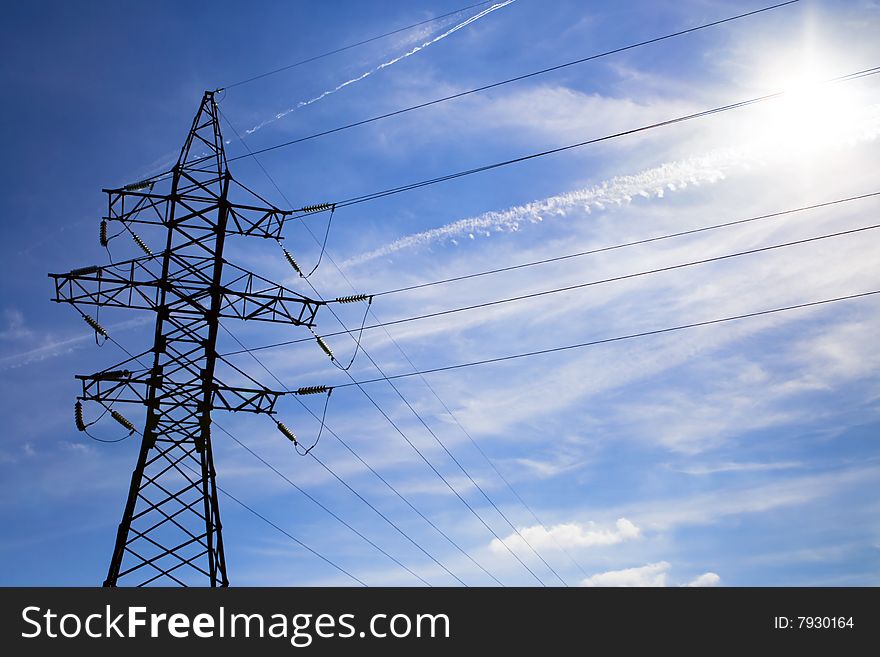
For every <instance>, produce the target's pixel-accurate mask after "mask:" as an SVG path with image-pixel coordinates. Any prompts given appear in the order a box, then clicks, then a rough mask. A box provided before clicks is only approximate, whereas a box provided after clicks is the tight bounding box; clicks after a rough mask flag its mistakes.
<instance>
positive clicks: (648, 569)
mask: <svg viewBox="0 0 880 657" xmlns="http://www.w3.org/2000/svg"><path fill="white" fill-rule="evenodd" d="M668 570H669V562H667V561H659V562H657V563H649V564H647V565H645V566H639V567H637V568H625V569H623V570H608V571H606V572H604V573H598V574H596V575H592V576H590V577H587V578H586V579H584V580H582V581H581V586H653V587H658V586H666V575H667V571H668Z"/></svg>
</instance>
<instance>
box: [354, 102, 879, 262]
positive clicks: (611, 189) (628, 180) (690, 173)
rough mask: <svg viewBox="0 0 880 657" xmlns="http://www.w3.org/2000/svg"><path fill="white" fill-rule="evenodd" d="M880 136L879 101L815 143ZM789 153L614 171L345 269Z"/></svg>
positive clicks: (748, 152)
mask: <svg viewBox="0 0 880 657" xmlns="http://www.w3.org/2000/svg"><path fill="white" fill-rule="evenodd" d="M878 137H880V105H871V106H869V107H867V108H864V109H863V110H862V114H861V115H860V116H859V118H858V119H856V118H855V117H850V121H848V122H847V124H846V125H845V126H844V127H842V128H841V129H840V130H839V131H837V132H836V133H834V134H830V135H827V136H826V137H824V138H816V140H815V142H814V143H813V144H812V146H813V147H815V148H826V147H832V148H833V147H840V146H846V145H853V144H857V143H861V142H868V141H873V140H875V139H877V138H878ZM780 157H785V149H783V148H780V147H779V144H777V143H776V142H772V141H770V142H760V143H758V142H755V143H750V144H743V145H742V146H739V147H736V148H724V149H717V150H713V151H710V152H708V153H705V154H703V155H700V156H696V157H690V158H687V159H683V160H675V161H672V162H666V163H664V164H661V165H659V166H656V167H653V168H651V169H645V170H643V171H640V172H638V173H635V174H632V175H626V176H615V177H613V178H610V179H608V180H605V181H602V182H600V183H597V184H595V185H592V186H590V187H585V188H583V189H577V190H573V191H570V192H565V193H562V194H557V195H555V196H550V197H547V198H544V199H540V200H537V201H532V202H531V203H525V204H523V205H516V206H512V207H509V208H506V209H504V210H493V211H490V212H484V213H483V214H480V215H477V216H475V217H469V218H467V219H459V220H458V221H453V222H451V223H448V224H445V225H443V226H439V227H437V228H431V229H429V230H425V231H421V232H418V233H413V234H411V235H406V236H404V237H401V238H399V239H397V240H395V241H393V242H390V243H388V244H385V245H384V246H380V247H378V248H376V249H373V250H372V251H367V252H365V253H361V254H358V255H355V256H352V257H351V258H348V259H347V260H345V261H344V262H343V263H342V264H341V266H342V267H343V268H347V267H354V266H357V265H361V264H364V263H366V262H370V261H371V260H375V259H377V258H383V257H386V256H389V255H391V254H393V253H396V252H398V251H402V250H404V249H410V248H416V247H420V246H427V245H429V244H433V243H437V242H443V241H448V242H451V243H452V244H457V243H458V242H457V240H458V238H464V239H476V238H477V237H481V236H483V237H488V236H489V235H491V234H492V233H493V232H496V233H497V232H515V231H517V230H519V228H520V226H521V225H523V224H529V223H531V224H537V223H540V222H542V221H543V220H544V218H545V217H553V216H566V215H567V214H569V213H571V212H583V213H587V214H589V213H591V212H593V211H594V210H598V211H601V210H605V209H606V208H610V207H618V206H622V205H628V204H629V203H630V202H632V201H633V200H634V199H637V198H644V199H649V198H663V197H664V196H665V195H666V194H668V193H670V192H675V191H677V190H680V189H684V188H686V187H689V186H694V185H701V184H706V183H715V182H718V181H720V180H724V179H725V178H726V177H727V176H728V175H729V174H730V173H733V172H735V171H739V170H745V169H750V168H755V167H759V166H762V165H765V164H766V163H767V162H768V161H770V160H773V159H777V158H780Z"/></svg>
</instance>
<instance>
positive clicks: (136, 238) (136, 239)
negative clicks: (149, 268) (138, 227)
mask: <svg viewBox="0 0 880 657" xmlns="http://www.w3.org/2000/svg"><path fill="white" fill-rule="evenodd" d="M131 237H132V239H133V240H134V243H135V244H137V245H138V246H139V247H141V250H142V251H143V252H144V253H146V254H147V255H148V256H150V257H151V258H152V257H153V252H152V251H150V247H148V246H147V245H146V243H145V242H144V241H143V240H142V239H141V238H140V237H139V236H138V234H137V233H135V232H133V231H132V232H131Z"/></svg>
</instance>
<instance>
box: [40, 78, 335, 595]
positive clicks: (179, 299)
mask: <svg viewBox="0 0 880 657" xmlns="http://www.w3.org/2000/svg"><path fill="white" fill-rule="evenodd" d="M169 173H170V175H160V176H155V177H154V178H152V179H150V180H147V181H143V182H141V183H134V184H131V185H126V186H125V187H122V188H119V189H107V190H104V191H105V192H106V193H107V195H108V197H109V210H108V214H107V216H106V217H105V218H104V221H103V222H102V227H101V242H102V244H104V245H105V246H106V244H107V240H108V236H107V226H108V222H109V225H110V226H119V227H120V228H121V232H129V233H130V234H131V236H132V238H133V239H134V240H135V242H136V243H137V244H138V246H139V247H140V248H141V249H142V250H144V252H145V254H146V255H144V256H143V257H140V258H136V259H132V260H127V261H124V262H117V263H115V264H110V265H106V266H101V267H97V266H94V267H85V268H82V269H77V270H73V271H71V272H69V273H66V274H50V277H51V278H53V279H54V281H55V297H54V299H53V300H54V301H57V302H65V303H70V304H73V305H74V306H76V307H79V306H84V305H92V306H110V307H120V308H136V309H143V310H149V311H152V312H154V313H155V315H156V320H155V334H154V342H153V347H152V349H151V350H150V351H148V352H144V353H143V354H139V355H137V356H135V357H133V358H130V359H129V360H126V361H123V362H122V363H119V364H117V365H114V366H113V367H111V368H109V369H107V370H104V371H102V372H98V373H95V374H92V375H88V376H78V377H77V378H78V379H80V380H81V381H82V396H81V397H80V398H79V399H80V400H83V401H93V402H98V403H100V404H101V405H103V406H105V408H109V406H110V404H113V403H117V402H134V403H138V404H143V405H144V406H146V419H145V422H144V429H143V432H142V434H143V438H142V442H141V447H140V453H139V456H138V460H137V465H136V466H135V469H134V473H133V474H132V478H131V486H130V489H129V492H128V499H127V501H126V504H125V510H124V512H123V516H122V522H121V523H120V524H119V530H118V533H117V536H116V544H115V547H114V550H113V555H112V558H111V561H110V568H109V571H108V573H107V579H106V580H105V582H104V585H105V586H116V585H117V584H120V585H129V584H132V585H146V584H161V585H182V586H187V585H192V584H201V585H204V584H208V585H210V586H227V585H228V583H229V580H228V578H227V573H226V560H225V557H224V551H223V534H222V525H221V522H220V509H219V506H218V502H217V487H216V484H215V477H216V473H215V470H214V462H213V455H212V449H211V412H212V410H214V409H221V410H227V411H246V412H250V413H265V414H273V413H274V406H275V402H276V400H277V398H278V396H279V395H281V394H284V393H282V392H277V391H273V390H269V389H268V388H265V387H263V386H261V385H260V384H259V383H258V382H256V381H254V380H253V379H250V377H247V378H248V379H249V380H250V381H251V382H253V383H254V384H255V387H254V388H246V387H240V386H228V385H225V384H224V383H222V382H221V381H219V380H218V379H217V376H216V367H217V364H218V359H219V357H218V355H217V351H216V344H217V335H218V330H219V327H220V325H219V321H220V318H226V317H228V318H234V319H245V320H259V321H265V322H281V323H285V324H293V325H300V326H307V327H312V326H314V323H315V315H316V313H317V311H318V308H319V307H320V306H321V305H322V304H323V303H324V302H323V301H315V300H312V299H309V298H306V297H304V296H302V295H300V294H297V293H296V292H293V291H290V290H288V289H286V288H284V287H283V286H281V285H277V284H275V283H273V282H271V281H268V280H266V279H264V278H261V277H259V276H257V275H255V274H253V273H251V272H248V271H245V270H243V269H241V268H239V267H236V266H234V265H231V264H230V263H228V262H226V261H225V260H224V255H223V253H224V245H225V242H226V238H227V237H228V236H230V235H244V236H258V237H264V238H272V239H281V231H282V228H283V226H284V223H285V220H286V219H288V218H289V217H290V216H291V215H293V214H295V213H296V212H301V210H297V211H294V210H279V209H278V208H276V207H273V206H272V205H271V204H269V203H268V202H267V201H265V200H264V199H262V198H261V197H259V196H258V195H256V194H255V193H254V192H252V191H250V190H248V189H247V188H246V187H244V186H243V185H241V184H240V183H237V182H236V181H235V180H234V179H233V178H232V176H231V175H230V173H229V169H228V166H227V161H226V155H225V152H224V143H223V138H222V136H221V131H220V124H219V111H218V108H217V105H216V103H215V101H214V94H213V92H206V93H205V95H204V97H203V98H202V102H201V105H200V107H199V110H198V112H197V114H196V117H195V120H194V121H193V124H192V128H191V129H190V131H189V134H188V136H187V138H186V143H185V144H184V146H183V149H182V150H181V153H180V158H179V159H178V161H177V164H176V165H175V166H174V167H173V169H172V170H171V171H170V172H169ZM233 197H234V198H236V199H239V198H240V199H241V201H242V202H239V201H238V200H236V201H233V200H232V199H233ZM138 225H152V226H157V227H160V228H164V232H165V235H164V239H165V245H164V248H163V249H162V250H161V251H159V252H157V253H156V254H155V255H154V254H153V253H152V252H151V251H150V249H149V247H148V246H147V244H146V243H145V242H144V240H143V239H141V237H140V236H138V235H137V233H135V232H134V230H133V229H134V228H135V227H137V226H138ZM152 230H156V229H155V228H153V229H152ZM80 312H82V311H80ZM83 317H84V319H86V321H87V322H88V323H89V325H90V326H92V328H94V329H95V331H96V333H97V334H101V335H104V336H105V337H106V332H105V331H104V329H103V327H101V326H100V324H98V322H97V321H96V320H95V319H93V318H92V317H91V316H90V315H87V314H85V313H83ZM242 374H243V373H242ZM245 376H246V375H245ZM117 416H118V417H117ZM113 417H114V418H116V419H117V420H118V421H120V423H122V421H123V420H124V419H125V418H124V417H123V416H121V415H120V414H119V413H118V412H116V411H113ZM120 418H121V419H120ZM82 424H83V421H82V412H81V407H80V406H79V405H78V406H77V425H78V426H81V425H82ZM125 426H127V427H128V428H132V427H133V424H132V423H130V422H129V423H128V424H126V425H125Z"/></svg>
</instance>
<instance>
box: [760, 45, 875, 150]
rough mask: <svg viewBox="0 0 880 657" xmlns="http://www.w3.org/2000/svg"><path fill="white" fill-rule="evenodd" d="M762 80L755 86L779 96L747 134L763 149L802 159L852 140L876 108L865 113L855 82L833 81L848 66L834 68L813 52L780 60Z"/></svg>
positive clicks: (832, 61)
mask: <svg viewBox="0 0 880 657" xmlns="http://www.w3.org/2000/svg"><path fill="white" fill-rule="evenodd" d="M777 61H780V63H779V64H777V65H776V66H775V67H772V68H771V69H770V70H769V71H768V73H767V74H766V75H765V76H762V80H761V87H762V88H764V89H767V90H768V91H770V90H772V91H781V92H783V94H782V95H781V96H780V97H779V98H776V99H775V100H772V101H770V102H769V103H767V105H766V106H765V107H764V108H762V111H761V112H760V114H759V116H758V117H757V118H758V121H756V122H755V123H753V124H752V126H751V127H752V128H753V129H754V131H753V133H757V134H758V135H760V139H761V142H762V144H763V145H765V146H768V147H771V148H784V149H786V151H787V152H789V153H790V154H791V155H806V154H808V153H810V152H814V151H816V150H819V149H826V148H829V147H832V148H833V147H835V146H837V145H840V144H843V143H847V142H850V141H852V140H853V139H855V138H857V137H858V135H859V134H860V133H861V132H862V131H863V129H864V128H865V126H866V122H869V121H871V114H873V115H874V119H873V120H874V122H876V115H877V112H876V107H874V108H871V109H872V112H870V113H869V112H866V111H865V104H864V103H863V100H862V99H861V98H860V94H859V91H858V89H859V84H860V83H859V82H858V81H855V82H833V81H831V80H833V79H834V78H835V77H837V76H839V75H841V73H843V72H847V71H851V70H852V66H844V65H843V64H840V65H835V61H834V58H833V57H831V56H829V55H825V54H823V53H819V52H816V51H812V50H811V51H808V52H806V53H799V56H797V57H790V58H781V59H780V60H777Z"/></svg>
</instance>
